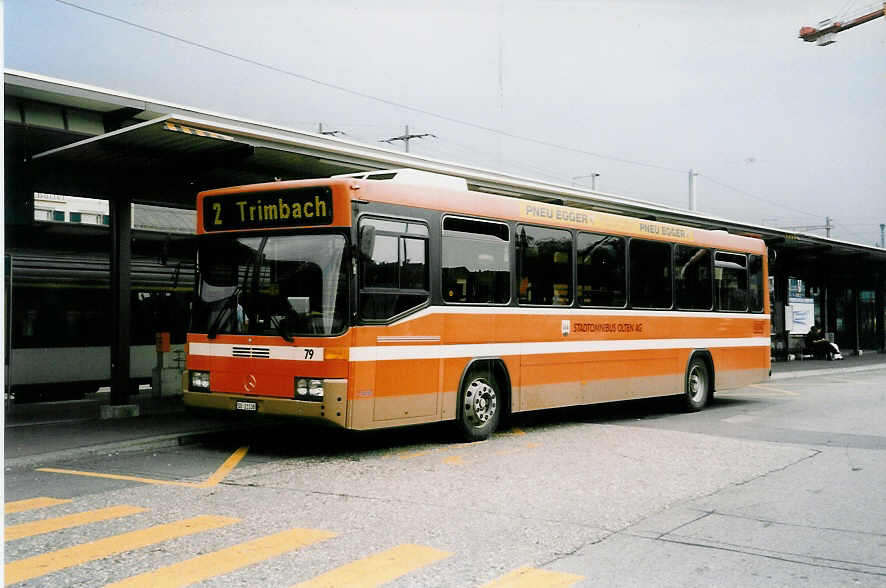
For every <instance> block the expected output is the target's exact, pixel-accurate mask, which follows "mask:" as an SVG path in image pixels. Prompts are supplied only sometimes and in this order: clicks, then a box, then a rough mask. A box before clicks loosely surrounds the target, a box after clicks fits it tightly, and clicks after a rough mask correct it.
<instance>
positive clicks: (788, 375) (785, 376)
mask: <svg viewBox="0 0 886 588" xmlns="http://www.w3.org/2000/svg"><path fill="white" fill-rule="evenodd" d="M882 369H886V363H877V364H873V365H857V366H853V367H847V368H838V367H833V368H822V369H820V370H800V371H796V372H783V373H780V374H772V375H771V376H770V377H769V381H770V382H772V381H776V380H793V379H794V378H807V377H812V376H827V375H833V374H851V373H855V372H869V371H872V370H882Z"/></svg>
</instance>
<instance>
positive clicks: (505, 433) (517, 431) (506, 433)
mask: <svg viewBox="0 0 886 588" xmlns="http://www.w3.org/2000/svg"><path fill="white" fill-rule="evenodd" d="M525 434H526V432H525V431H523V430H521V429H516V428H515V429H511V430H509V431H502V432H501V433H499V435H502V436H511V435H525Z"/></svg>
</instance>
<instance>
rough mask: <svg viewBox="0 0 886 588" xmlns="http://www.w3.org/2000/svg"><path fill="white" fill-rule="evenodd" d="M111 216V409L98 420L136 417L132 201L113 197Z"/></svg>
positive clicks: (104, 410) (129, 198) (123, 197)
mask: <svg viewBox="0 0 886 588" xmlns="http://www.w3.org/2000/svg"><path fill="white" fill-rule="evenodd" d="M109 204H110V213H111V329H112V335H111V406H110V407H107V410H106V408H105V407H102V415H101V416H102V418H114V417H120V416H137V415H138V406H137V405H130V404H129V385H130V383H129V382H130V381H129V364H130V361H129V346H130V341H131V338H132V328H131V324H132V308H131V302H130V283H131V280H130V265H131V261H132V206H131V205H132V199H131V197H130V196H120V195H115V196H114V197H112V198H111V199H110V202H109Z"/></svg>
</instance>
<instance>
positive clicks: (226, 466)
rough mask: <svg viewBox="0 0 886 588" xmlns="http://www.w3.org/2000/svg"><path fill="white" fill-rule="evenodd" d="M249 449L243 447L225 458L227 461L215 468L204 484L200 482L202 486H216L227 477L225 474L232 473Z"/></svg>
mask: <svg viewBox="0 0 886 588" xmlns="http://www.w3.org/2000/svg"><path fill="white" fill-rule="evenodd" d="M247 451H249V448H248V447H241V448H240V449H238V450H237V451H235V452H234V454H233V455H232V456H231V457H229V458H228V459H226V460H225V463H223V464H221V466H220V467H219V468H218V469H217V470H215V473H214V474H212V475H211V476H209V478H207V479H206V481H205V482H203V483H202V484H198V485H199V486H200V487H201V488H209V487H210V486H215V485H216V484H218V483H219V482H221V481H222V480H224V479H225V476H227V475H228V474H230V473H231V470H233V469H234V468H235V467H237V464H238V463H240V460H241V459H243V458H244V457H245V456H246V452H247Z"/></svg>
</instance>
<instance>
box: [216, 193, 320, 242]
mask: <svg viewBox="0 0 886 588" xmlns="http://www.w3.org/2000/svg"><path fill="white" fill-rule="evenodd" d="M332 213H333V211H332V190H330V189H329V187H327V186H317V187H311V188H296V189H291V190H270V191H266V192H250V193H246V194H222V195H218V196H206V197H205V198H204V199H203V230H204V231H206V232H211V231H238V230H244V229H272V228H281V227H304V226H311V225H329V224H332V216H333V215H332Z"/></svg>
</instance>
